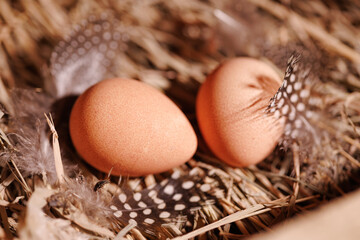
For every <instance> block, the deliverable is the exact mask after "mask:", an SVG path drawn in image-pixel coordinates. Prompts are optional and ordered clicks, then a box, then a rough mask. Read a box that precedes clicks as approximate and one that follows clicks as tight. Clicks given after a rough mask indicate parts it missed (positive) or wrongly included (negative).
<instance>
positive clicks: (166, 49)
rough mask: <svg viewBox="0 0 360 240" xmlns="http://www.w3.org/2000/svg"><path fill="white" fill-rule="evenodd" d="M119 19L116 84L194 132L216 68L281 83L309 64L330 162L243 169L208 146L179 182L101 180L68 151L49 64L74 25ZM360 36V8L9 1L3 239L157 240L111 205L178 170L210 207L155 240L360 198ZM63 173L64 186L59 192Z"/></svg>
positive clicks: (220, 232) (281, 161)
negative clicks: (250, 70)
mask: <svg viewBox="0 0 360 240" xmlns="http://www.w3.org/2000/svg"><path fill="white" fill-rule="evenodd" d="M108 10H111V11H112V12H113V15H114V17H115V18H116V19H118V20H119V22H120V24H121V25H122V26H124V27H125V29H126V31H125V34H126V35H125V36H126V41H125V40H124V47H123V48H122V50H121V51H120V52H119V53H118V54H117V56H116V57H115V58H114V63H115V65H116V67H115V68H113V72H112V73H111V74H112V75H116V76H123V77H131V78H135V79H139V80H141V81H144V82H147V83H149V84H151V85H153V86H155V87H157V88H159V89H162V90H163V91H164V92H165V93H166V94H167V95H168V96H169V97H170V98H171V99H172V100H174V101H175V102H176V103H177V104H178V105H179V106H180V107H181V109H182V110H183V111H184V112H185V113H186V115H187V116H188V118H189V119H190V121H191V122H192V124H193V126H194V127H195V128H196V119H195V114H194V112H195V111H194V102H195V97H196V92H197V89H198V88H199V86H200V84H201V83H202V82H203V81H204V79H205V77H206V75H207V74H208V73H209V72H211V71H212V70H213V69H214V68H215V67H216V66H217V64H218V63H219V62H221V61H222V60H224V59H226V58H229V57H233V56H251V57H255V58H260V59H262V60H263V61H266V62H268V63H269V64H271V65H273V66H274V67H275V68H278V70H279V73H281V74H283V72H284V70H285V65H286V60H287V58H288V57H289V56H290V54H291V52H293V51H294V50H297V51H300V52H302V54H303V58H302V61H304V62H308V63H310V64H312V65H313V66H314V67H313V69H312V71H313V73H314V74H315V75H316V76H317V77H318V78H319V79H320V80H321V87H320V88H319V92H321V93H322V96H323V100H324V101H323V102H324V104H325V105H324V106H323V110H325V111H326V113H327V115H326V116H327V120H328V121H326V122H323V123H319V124H320V127H321V128H322V129H323V130H324V131H326V132H327V138H326V141H325V143H324V146H326V147H324V149H326V151H325V150H324V151H322V149H320V150H319V151H318V152H320V153H321V152H327V154H316V155H311V157H310V158H307V159H306V160H305V161H304V160H303V159H301V153H300V152H299V148H297V147H296V146H295V147H291V148H290V149H289V150H288V151H284V150H281V148H277V149H276V150H275V151H274V153H273V154H272V155H271V156H269V157H268V159H266V160H265V161H264V162H262V163H260V164H258V165H257V166H252V167H249V168H232V167H229V166H227V165H225V164H223V163H221V162H219V161H218V160H217V159H215V158H214V157H213V156H212V155H211V153H210V152H209V150H208V149H207V148H206V146H205V144H204V142H203V140H201V138H200V134H198V136H199V138H200V144H199V149H198V151H197V153H196V155H195V157H194V159H192V160H190V161H189V162H188V163H186V164H184V165H182V166H180V167H179V168H177V169H175V170H173V171H170V172H166V173H163V174H158V175H151V176H146V177H144V178H126V179H124V178H122V179H121V178H120V179H119V178H113V177H111V178H109V177H108V176H107V175H106V174H104V173H99V172H97V171H96V170H94V169H92V168H90V167H89V166H88V165H86V164H85V163H83V162H82V161H81V160H80V159H79V158H78V156H77V155H76V154H75V152H74V150H73V149H72V147H71V141H70V139H69V136H68V133H67V122H66V114H67V113H68V112H69V104H67V102H66V101H65V104H64V103H63V102H62V103H58V104H57V105H56V106H55V107H54V105H53V104H51V102H52V100H53V98H52V97H51V95H49V94H48V92H47V85H48V83H49V82H50V81H52V80H51V78H50V77H49V74H47V73H48V72H49V71H48V68H49V59H50V55H51V52H52V51H53V49H54V47H55V46H56V44H57V43H58V42H59V41H61V39H63V38H64V37H65V36H66V35H67V34H69V33H70V32H71V30H72V28H73V26H74V24H76V23H79V22H81V21H82V20H84V19H87V18H88V17H89V16H90V15H92V14H94V15H97V14H101V13H102V12H106V11H108ZM359 24H360V4H359V2H357V1H335V0H332V1H319V0H316V1H310V2H306V3H305V2H302V1H285V0H283V1H271V0H241V1H235V0H234V1H233V0H226V1H216V0H208V1H200V0H182V1H176V0H166V1H165V0H153V1H126V0H124V1H111V0H101V1H95V0H87V1H73V0H61V1H53V0H35V1H7V0H3V1H0V41H1V46H0V78H1V81H0V92H1V93H0V102H1V104H2V108H1V109H2V111H1V112H0V114H1V122H0V147H1V152H0V157H1V158H0V160H1V180H0V181H1V184H0V217H1V228H0V238H3V237H8V238H22V239H99V238H108V239H112V238H116V239H120V238H121V237H124V236H125V237H126V238H127V239H144V238H145V237H149V238H151V235H149V234H148V233H147V232H146V231H144V229H141V228H138V229H137V228H136V227H135V228H133V229H132V230H131V231H130V232H128V233H127V232H126V229H125V230H124V227H125V226H126V223H124V222H121V221H118V220H116V219H115V220H114V218H113V217H111V214H112V213H111V211H110V210H109V209H108V205H109V203H110V202H111V199H113V198H114V197H116V195H117V194H119V192H122V191H124V189H130V190H131V191H134V192H138V191H142V189H146V187H147V186H150V185H153V184H156V183H160V182H162V181H163V180H166V179H168V178H169V177H170V175H171V174H172V173H173V172H174V171H180V173H181V175H183V176H197V177H200V178H201V179H202V180H203V182H205V183H208V184H209V185H210V186H211V190H210V192H209V193H210V195H211V197H210V198H211V201H208V202H207V201H204V202H203V204H202V205H201V207H200V209H198V210H197V211H196V212H195V213H194V216H193V217H191V218H189V222H190V225H189V224H187V223H186V222H181V221H178V222H176V221H175V222H172V223H168V224H165V225H162V226H160V225H159V226H157V227H158V229H160V230H159V231H161V232H162V235H159V236H157V237H163V238H166V237H169V238H171V237H176V236H180V235H183V234H190V235H185V236H184V237H183V238H181V237H180V238H179V239H186V238H189V237H193V236H199V239H205V238H209V239H239V238H241V237H243V236H248V235H251V234H253V233H257V232H259V231H264V230H268V229H269V228H271V227H272V226H273V225H274V224H276V223H278V222H280V221H283V220H285V219H287V218H289V217H291V216H293V215H296V214H301V213H303V212H306V211H308V210H310V209H313V208H316V207H318V206H319V205H321V204H323V203H325V202H327V201H329V200H331V199H333V198H334V197H337V196H341V195H343V194H346V193H347V192H349V191H351V190H353V189H355V188H356V187H357V186H358V185H359V180H360V179H359V177H358V176H359V175H358V173H359V166H360V162H359V156H360V142H359V132H360V127H359V126H360V117H359V114H360V93H359V89H360V53H359V49H360V45H359V39H360V31H359V29H360V28H359ZM44 113H45V114H47V115H46V116H44ZM49 113H52V115H48V114H49ZM51 116H54V121H53V119H52V117H51ZM64 119H65V120H64ZM196 129H197V128H196ZM99 131H101V129H100V130H99ZM62 169H64V171H65V175H66V176H67V177H66V179H62V180H61V181H60V182H59V181H58V180H59V178H58V176H61V171H62ZM190 220H191V221H190ZM130 225H131V224H130ZM203 226H205V228H203ZM128 227H129V226H128ZM130 228H131V226H130ZM121 229H123V231H120V232H119V230H121Z"/></svg>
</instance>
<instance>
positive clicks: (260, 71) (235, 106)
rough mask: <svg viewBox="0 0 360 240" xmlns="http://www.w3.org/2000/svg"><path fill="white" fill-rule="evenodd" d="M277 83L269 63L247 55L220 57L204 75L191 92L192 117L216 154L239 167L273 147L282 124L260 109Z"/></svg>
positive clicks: (277, 76)
mask: <svg viewBox="0 0 360 240" xmlns="http://www.w3.org/2000/svg"><path fill="white" fill-rule="evenodd" d="M280 85H281V79H280V77H279V75H278V74H277V73H276V72H275V71H274V70H273V69H272V68H271V67H270V66H268V65H267V64H266V63H263V62H261V61H259V60H256V59H252V58H234V59H231V60H228V61H225V62H224V63H223V64H221V65H220V66H219V67H218V68H217V69H215V70H214V71H213V72H212V73H211V74H210V75H209V76H208V77H207V79H206V81H205V82H204V83H203V85H202V86H201V87H200V89H199V92H198V95H197V99H196V116H197V120H198V124H199V127H200V131H201V134H202V136H203V138H204V140H205V142H206V143H207V145H208V146H209V148H210V150H211V151H212V152H213V153H214V154H215V155H216V156H217V157H218V158H219V159H221V160H223V161H224V162H226V163H228V164H229V165H232V166H238V167H244V166H249V165H252V164H256V163H258V162H260V161H262V160H263V159H265V158H266V157H267V156H268V155H269V154H270V153H271V152H272V151H273V149H274V147H275V146H276V144H277V140H278V139H279V138H280V136H281V134H282V131H283V128H282V125H281V124H279V122H278V121H277V120H276V119H275V117H274V116H270V115H267V114H265V109H266V107H267V105H268V104H269V101H270V99H271V98H272V97H273V96H274V94H275V93H276V91H277V90H278V88H279V87H280Z"/></svg>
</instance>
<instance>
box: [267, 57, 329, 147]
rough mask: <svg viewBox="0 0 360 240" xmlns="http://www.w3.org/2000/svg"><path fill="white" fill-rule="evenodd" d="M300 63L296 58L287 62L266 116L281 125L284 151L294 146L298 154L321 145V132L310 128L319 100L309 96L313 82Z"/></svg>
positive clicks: (309, 73)
mask: <svg viewBox="0 0 360 240" xmlns="http://www.w3.org/2000/svg"><path fill="white" fill-rule="evenodd" d="M300 61H301V56H300V54H293V55H292V56H291V57H290V58H289V60H288V65H287V68H286V72H285V77H284V81H283V84H282V85H281V87H280V88H279V90H278V91H277V93H276V94H275V96H274V97H273V98H272V99H271V100H270V104H269V106H268V108H267V112H268V113H269V114H273V115H274V116H275V117H276V118H279V119H281V120H282V121H283V122H284V134H283V137H282V140H281V141H282V145H283V146H284V147H285V148H288V147H290V146H291V144H292V142H298V143H299V145H300V147H301V148H302V149H301V150H302V151H306V152H311V151H312V148H313V147H314V146H316V145H319V144H320V142H321V135H322V131H321V130H319V129H318V128H317V127H315V125H314V122H315V121H317V120H318V119H319V117H320V116H321V114H320V112H319V111H318V106H319V105H321V98H320V97H318V96H316V94H315V93H314V92H313V89H314V86H315V85H316V82H317V80H316V78H315V77H314V76H313V75H312V74H311V67H309V66H306V65H305V64H303V63H301V62H300Z"/></svg>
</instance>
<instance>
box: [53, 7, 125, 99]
mask: <svg viewBox="0 0 360 240" xmlns="http://www.w3.org/2000/svg"><path fill="white" fill-rule="evenodd" d="M126 39H127V34H126V32H125V31H124V30H123V28H122V27H121V25H120V24H119V22H118V21H117V20H116V19H115V18H114V17H113V16H112V15H111V14H110V13H108V12H105V13H102V14H101V15H100V16H95V15H92V16H90V17H89V18H88V19H87V20H83V21H82V22H81V23H80V24H77V25H75V27H74V28H73V30H72V31H71V32H70V34H69V35H68V36H66V37H65V38H64V39H63V40H62V41H60V42H59V43H58V44H57V46H56V47H55V49H54V51H53V52H52V55H51V59H50V68H49V70H50V74H51V76H52V80H53V81H51V82H50V83H49V86H47V88H48V89H49V91H51V92H52V93H53V94H54V95H55V97H57V98H61V97H64V96H67V95H79V94H80V93H82V92H84V90H86V89H87V88H88V87H89V86H91V85H93V84H95V83H97V82H98V81H101V80H103V78H104V76H105V75H106V74H107V73H108V72H110V68H111V66H112V62H113V61H112V60H113V59H114V58H115V56H116V53H117V51H119V50H122V49H124V48H125V46H126V44H125V42H126Z"/></svg>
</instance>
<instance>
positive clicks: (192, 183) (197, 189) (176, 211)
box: [110, 172, 212, 236]
mask: <svg viewBox="0 0 360 240" xmlns="http://www.w3.org/2000/svg"><path fill="white" fill-rule="evenodd" d="M211 189H212V187H211V186H210V185H209V184H207V183H202V182H201V180H200V179H197V178H196V177H194V176H180V175H179V172H174V174H173V175H172V176H171V178H169V179H166V180H164V181H163V182H161V183H160V184H156V185H154V186H153V187H150V188H147V189H144V190H142V191H140V192H132V191H123V192H121V193H120V194H118V195H117V197H115V198H114V200H113V202H112V204H111V206H110V209H111V210H113V215H114V217H115V218H116V220H118V221H119V222H120V223H122V225H126V224H127V223H129V221H130V220H132V221H135V222H136V224H137V227H138V228H140V229H141V230H143V231H144V232H146V233H148V234H150V235H153V236H154V235H155V236H156V235H157V234H158V233H159V230H161V225H162V224H165V223H169V222H177V221H178V220H179V219H181V221H183V222H186V221H187V220H190V219H191V217H192V213H194V212H195V211H196V210H198V209H199V208H201V205H202V204H204V203H205V201H206V200H207V199H208V197H209V192H210V191H211Z"/></svg>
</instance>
